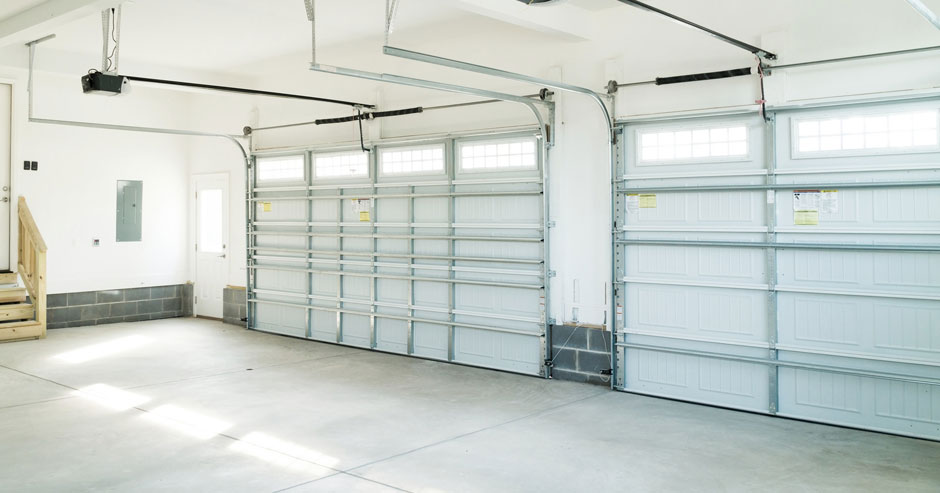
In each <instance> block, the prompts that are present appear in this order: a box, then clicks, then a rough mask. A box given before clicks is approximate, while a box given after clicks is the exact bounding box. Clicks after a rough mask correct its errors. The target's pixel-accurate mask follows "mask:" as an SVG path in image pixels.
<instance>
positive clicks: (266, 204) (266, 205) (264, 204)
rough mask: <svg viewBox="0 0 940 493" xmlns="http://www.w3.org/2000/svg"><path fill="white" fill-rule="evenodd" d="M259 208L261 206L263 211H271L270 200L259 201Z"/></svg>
mask: <svg viewBox="0 0 940 493" xmlns="http://www.w3.org/2000/svg"><path fill="white" fill-rule="evenodd" d="M261 208H262V210H264V212H271V203H270V202H262V203H261Z"/></svg>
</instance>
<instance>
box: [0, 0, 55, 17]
mask: <svg viewBox="0 0 940 493" xmlns="http://www.w3.org/2000/svg"><path fill="white" fill-rule="evenodd" d="M44 1H45V0H3V3H0V19H6V18H7V17H10V16H14V15H16V14H19V13H20V12H22V11H24V10H28V9H31V8H33V7H35V6H37V5H39V4H41V3H43V2H44Z"/></svg>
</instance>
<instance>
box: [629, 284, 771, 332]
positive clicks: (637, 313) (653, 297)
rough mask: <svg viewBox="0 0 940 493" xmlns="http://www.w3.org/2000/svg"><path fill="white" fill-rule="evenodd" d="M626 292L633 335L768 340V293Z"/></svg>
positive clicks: (640, 288) (633, 287) (633, 288)
mask: <svg viewBox="0 0 940 493" xmlns="http://www.w3.org/2000/svg"><path fill="white" fill-rule="evenodd" d="M626 289H627V292H626V299H627V300H628V301H627V303H628V304H627V310H626V312H627V319H626V322H627V324H626V328H627V330H628V331H634V332H637V333H642V334H651V335H657V334H659V335H666V336H670V337H680V338H687V339H690V340H718V341H737V342H754V343H760V342H766V341H767V340H768V337H769V325H768V322H767V309H768V305H767V302H768V296H767V294H766V293H765V292H760V291H748V290H739V289H719V288H711V289H702V288H693V287H683V286H648V285H641V284H628V285H627V288H626Z"/></svg>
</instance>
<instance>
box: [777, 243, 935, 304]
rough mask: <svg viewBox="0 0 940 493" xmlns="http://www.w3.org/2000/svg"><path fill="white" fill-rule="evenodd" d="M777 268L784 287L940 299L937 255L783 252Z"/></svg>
mask: <svg viewBox="0 0 940 493" xmlns="http://www.w3.org/2000/svg"><path fill="white" fill-rule="evenodd" d="M778 264H779V269H780V274H779V282H780V285H781V286H783V287H795V288H800V287H817V288H820V289H827V288H828V289H853V290H860V291H866V292H872V293H901V294H903V293H911V294H913V295H916V296H918V297H925V296H926V297H930V296H932V297H937V298H940V253H928V252H923V253H917V252H844V251H797V250H784V251H781V252H780V253H779V254H778Z"/></svg>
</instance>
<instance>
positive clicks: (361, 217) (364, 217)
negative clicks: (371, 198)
mask: <svg viewBox="0 0 940 493" xmlns="http://www.w3.org/2000/svg"><path fill="white" fill-rule="evenodd" d="M359 220H360V221H366V222H368V221H369V211H359Z"/></svg>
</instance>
